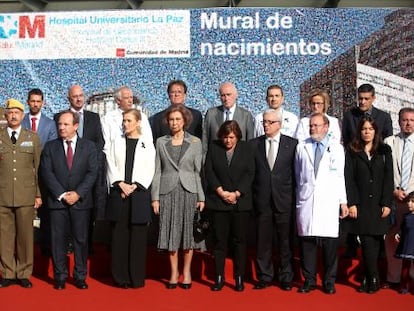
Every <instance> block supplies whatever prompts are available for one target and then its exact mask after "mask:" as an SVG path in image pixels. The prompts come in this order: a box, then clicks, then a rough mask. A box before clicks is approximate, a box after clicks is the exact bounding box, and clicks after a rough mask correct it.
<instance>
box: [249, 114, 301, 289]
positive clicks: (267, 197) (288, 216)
mask: <svg viewBox="0 0 414 311" xmlns="http://www.w3.org/2000/svg"><path fill="white" fill-rule="evenodd" d="M263 127H264V132H265V135H262V136H259V137H258V138H256V139H254V140H252V141H251V144H252V145H253V146H254V149H255V162H256V170H255V179H254V182H253V200H254V208H255V211H256V215H257V276H258V279H259V281H258V282H257V283H256V285H255V286H254V289H263V288H266V287H268V286H270V284H271V282H272V280H273V277H274V269H273V262H272V254H273V251H272V250H273V244H274V240H275V239H276V241H277V244H278V253H279V256H280V266H279V282H280V287H281V289H282V290H286V291H289V290H291V289H292V285H291V282H292V279H293V269H292V257H293V256H292V245H291V243H292V236H293V234H292V233H293V231H292V224H293V211H294V204H295V200H294V189H295V182H294V180H295V174H294V157H295V149H296V145H297V143H298V141H297V140H296V139H294V138H291V137H289V136H285V135H283V134H281V133H280V129H281V127H282V115H281V112H280V111H278V110H274V109H268V110H266V111H265V112H264V113H263Z"/></svg>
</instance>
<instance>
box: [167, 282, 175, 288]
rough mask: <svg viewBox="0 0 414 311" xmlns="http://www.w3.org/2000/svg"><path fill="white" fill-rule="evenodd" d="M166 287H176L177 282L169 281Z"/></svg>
mask: <svg viewBox="0 0 414 311" xmlns="http://www.w3.org/2000/svg"><path fill="white" fill-rule="evenodd" d="M166 287H167V289H176V288H177V283H167V285H166Z"/></svg>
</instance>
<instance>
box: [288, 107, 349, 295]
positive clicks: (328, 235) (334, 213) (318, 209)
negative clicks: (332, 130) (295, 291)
mask: <svg viewBox="0 0 414 311" xmlns="http://www.w3.org/2000/svg"><path fill="white" fill-rule="evenodd" d="M328 130H329V119H328V118H327V116H326V115H325V114H324V113H320V112H316V113H314V114H312V115H311V117H310V119H309V132H310V137H309V138H307V139H306V140H305V141H303V142H301V143H299V144H298V146H297V149H296V156H295V175H296V223H297V230H298V236H299V238H300V250H301V263H302V272H303V276H304V277H305V283H304V284H303V286H302V287H300V288H299V292H300V293H309V292H310V291H312V290H314V289H315V288H316V272H317V266H318V265H317V257H318V256H317V253H318V251H317V250H318V246H321V247H322V251H323V266H324V276H323V281H322V283H323V290H324V292H325V293H326V294H335V292H336V289H335V280H336V272H337V267H338V255H337V251H338V241H339V218H340V217H346V216H347V215H348V207H347V199H346V190H345V178H344V167H345V154H344V149H343V147H342V145H341V144H340V143H339V142H337V141H335V140H333V141H332V140H330V139H329V136H328V135H327V134H328ZM332 185H334V187H332ZM338 206H340V209H341V213H340V210H339V208H338Z"/></svg>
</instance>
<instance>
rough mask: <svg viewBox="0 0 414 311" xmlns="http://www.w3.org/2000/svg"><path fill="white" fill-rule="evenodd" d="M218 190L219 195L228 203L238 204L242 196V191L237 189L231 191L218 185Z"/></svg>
mask: <svg viewBox="0 0 414 311" xmlns="http://www.w3.org/2000/svg"><path fill="white" fill-rule="evenodd" d="M216 192H217V194H218V196H219V197H220V198H221V199H222V200H223V201H224V202H226V203H228V204H237V200H238V199H239V197H240V192H238V191H237V190H236V191H233V192H230V191H226V190H223V188H222V187H218V188H217V189H216Z"/></svg>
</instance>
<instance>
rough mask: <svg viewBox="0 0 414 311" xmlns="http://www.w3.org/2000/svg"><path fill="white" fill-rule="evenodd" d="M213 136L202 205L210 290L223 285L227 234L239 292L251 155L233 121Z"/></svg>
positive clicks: (243, 256) (249, 190) (251, 179)
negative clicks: (209, 234) (208, 215)
mask: <svg viewBox="0 0 414 311" xmlns="http://www.w3.org/2000/svg"><path fill="white" fill-rule="evenodd" d="M217 137H218V138H219V140H217V141H213V142H212V143H211V144H210V146H209V149H208V152H207V157H206V164H205V177H206V181H207V196H206V207H207V208H208V209H209V210H211V211H212V220H213V236H214V250H213V252H214V261H215V269H216V281H215V284H214V285H213V286H212V287H211V289H212V290H213V291H219V290H221V289H222V288H223V286H224V262H225V259H226V253H227V244H228V241H229V237H230V241H231V243H232V244H233V245H232V246H233V249H234V276H235V280H236V287H235V289H236V291H243V290H244V284H243V278H244V274H245V270H246V240H247V227H248V222H249V214H250V210H251V209H252V182H253V177H254V156H253V152H252V150H251V147H250V145H249V144H248V143H247V142H245V141H241V138H242V134H241V131H240V128H239V125H238V124H237V122H236V121H226V122H224V123H223V124H222V125H221V127H220V129H219V130H218V133H217Z"/></svg>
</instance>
